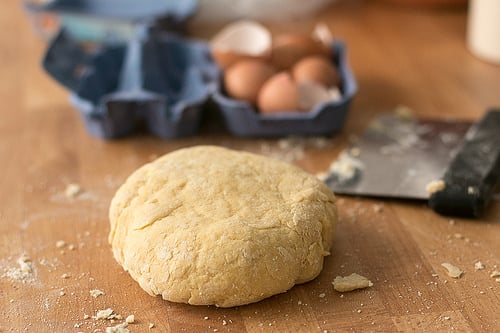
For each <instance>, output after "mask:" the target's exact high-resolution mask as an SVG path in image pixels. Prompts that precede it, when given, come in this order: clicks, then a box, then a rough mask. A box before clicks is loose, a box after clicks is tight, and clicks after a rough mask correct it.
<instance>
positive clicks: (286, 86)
mask: <svg viewBox="0 0 500 333" xmlns="http://www.w3.org/2000/svg"><path fill="white" fill-rule="evenodd" d="M257 105H258V107H259V110H260V112H262V113H279V112H293V111H299V90H298V86H297V84H296V83H295V81H294V80H293V78H292V76H291V75H290V73H288V72H280V73H278V74H275V75H274V76H272V77H271V78H270V79H269V80H267V81H266V82H265V83H264V85H263V86H262V88H261V90H260V92H259V96H258V101H257Z"/></svg>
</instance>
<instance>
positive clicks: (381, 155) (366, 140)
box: [325, 114, 470, 200]
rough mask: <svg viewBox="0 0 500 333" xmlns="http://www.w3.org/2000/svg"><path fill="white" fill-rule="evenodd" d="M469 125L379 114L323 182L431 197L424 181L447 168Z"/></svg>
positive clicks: (378, 193)
mask: <svg viewBox="0 0 500 333" xmlns="http://www.w3.org/2000/svg"><path fill="white" fill-rule="evenodd" d="M469 127H470V123H466V122H455V121H453V122H452V121H437V120H418V119H414V118H412V117H404V116H401V115H398V114H388V115H382V116H379V117H378V118H376V119H375V120H374V121H373V122H372V123H371V124H370V126H369V127H368V128H367V129H366V130H365V132H364V133H363V134H362V135H361V137H360V138H359V141H358V142H357V143H356V144H355V145H353V146H352V147H351V148H350V149H348V150H346V151H344V152H343V153H342V154H341V155H340V156H339V159H338V160H337V161H335V162H334V163H333V164H332V167H331V169H330V172H329V174H328V176H327V178H326V180H325V183H326V184H327V185H328V186H329V187H330V188H331V189H332V190H333V191H334V192H335V193H337V194H350V195H361V196H375V197H391V198H404V199H421V200H427V199H428V198H429V194H428V193H427V191H426V185H427V184H429V183H430V182H431V181H433V180H436V179H439V178H441V176H442V175H443V174H444V172H445V170H446V168H447V166H448V164H449V163H450V161H451V159H452V158H453V156H454V155H455V154H456V152H457V150H458V148H459V146H460V143H461V141H462V138H463V137H464V135H465V133H466V131H467V129H468V128H469Z"/></svg>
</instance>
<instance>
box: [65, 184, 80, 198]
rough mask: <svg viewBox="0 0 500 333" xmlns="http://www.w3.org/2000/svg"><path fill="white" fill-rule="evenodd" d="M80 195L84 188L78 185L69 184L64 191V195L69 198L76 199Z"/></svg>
mask: <svg viewBox="0 0 500 333" xmlns="http://www.w3.org/2000/svg"><path fill="white" fill-rule="evenodd" d="M80 193H82V188H81V186H80V185H78V184H68V186H66V190H65V191H64V194H66V196H67V197H68V198H76V197H77V196H78V195H79V194H80Z"/></svg>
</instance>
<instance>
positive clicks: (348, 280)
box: [332, 273, 373, 292]
mask: <svg viewBox="0 0 500 333" xmlns="http://www.w3.org/2000/svg"><path fill="white" fill-rule="evenodd" d="M332 284H333V288H334V289H335V290H336V291H338V292H347V291H353V290H356V289H363V288H368V287H372V286H373V283H372V282H371V281H370V280H368V278H366V277H364V276H361V275H359V274H356V273H352V274H351V275H349V276H346V277H342V276H337V277H336V278H335V279H334V280H333V282H332Z"/></svg>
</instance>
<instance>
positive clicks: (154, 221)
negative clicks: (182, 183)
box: [133, 203, 183, 231]
mask: <svg viewBox="0 0 500 333" xmlns="http://www.w3.org/2000/svg"><path fill="white" fill-rule="evenodd" d="M182 206H183V204H182V203H180V204H178V205H177V206H175V207H172V208H171V209H170V210H169V211H168V212H166V213H165V214H161V215H159V216H156V217H155V218H154V219H152V220H151V221H149V222H148V223H146V224H144V225H141V226H140V227H136V228H134V229H133V230H134V231H140V230H144V229H146V228H149V227H151V226H152V225H153V224H155V223H156V222H158V221H161V220H163V219H164V218H167V217H169V216H170V215H172V214H173V213H174V212H175V211H176V210H178V209H179V208H181V207H182Z"/></svg>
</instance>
